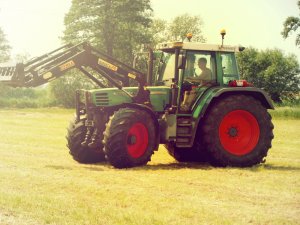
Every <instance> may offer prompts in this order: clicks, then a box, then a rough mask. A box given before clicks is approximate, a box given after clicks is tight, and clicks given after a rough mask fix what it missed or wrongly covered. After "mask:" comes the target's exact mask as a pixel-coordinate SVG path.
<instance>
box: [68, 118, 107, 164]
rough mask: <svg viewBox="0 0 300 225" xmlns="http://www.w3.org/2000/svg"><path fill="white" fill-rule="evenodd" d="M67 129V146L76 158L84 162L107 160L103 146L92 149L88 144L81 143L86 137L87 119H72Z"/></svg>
mask: <svg viewBox="0 0 300 225" xmlns="http://www.w3.org/2000/svg"><path fill="white" fill-rule="evenodd" d="M67 130H68V133H67V137H66V138H67V142H68V144H67V147H68V148H69V150H70V151H69V153H70V154H71V155H72V157H73V159H74V160H76V161H77V162H79V163H84V164H89V163H98V162H103V161H106V160H105V155H104V152H103V146H100V147H99V148H97V149H91V148H89V147H87V146H82V145H81V143H82V142H83V141H84V139H85V134H86V131H87V128H86V126H85V119H82V120H80V121H78V122H76V120H75V119H74V120H72V121H71V122H70V125H69V128H68V129H67Z"/></svg>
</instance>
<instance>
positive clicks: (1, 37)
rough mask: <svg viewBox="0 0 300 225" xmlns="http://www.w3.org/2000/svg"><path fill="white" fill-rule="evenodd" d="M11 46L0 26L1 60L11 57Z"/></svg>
mask: <svg viewBox="0 0 300 225" xmlns="http://www.w3.org/2000/svg"><path fill="white" fill-rule="evenodd" d="M10 49H11V47H10V46H9V44H8V41H7V40H6V37H5V34H4V32H3V31H2V29H1V28H0V62H5V61H7V60H9V59H10Z"/></svg>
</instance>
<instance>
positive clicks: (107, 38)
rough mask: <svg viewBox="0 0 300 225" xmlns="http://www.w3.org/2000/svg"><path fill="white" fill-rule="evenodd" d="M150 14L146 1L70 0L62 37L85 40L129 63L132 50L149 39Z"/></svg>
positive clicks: (131, 58)
mask: <svg viewBox="0 0 300 225" xmlns="http://www.w3.org/2000/svg"><path fill="white" fill-rule="evenodd" d="M151 13H152V9H151V7H150V0H142V1H141V0H73V1H72V6H71V9H70V11H69V12H68V13H67V14H66V16H65V26H66V29H65V32H64V34H65V36H64V38H63V39H64V41H66V42H70V41H71V42H80V41H83V40H86V39H89V40H91V42H92V44H93V45H94V46H95V47H96V48H99V49H102V50H104V51H105V52H106V53H107V54H109V55H111V56H113V57H116V58H118V59H120V60H121V61H123V62H125V63H131V62H132V60H133V52H134V51H135V50H137V49H138V48H139V46H140V44H141V43H149V41H150V36H149V32H148V31H147V30H148V28H149V26H150V22H151V19H150V16H151Z"/></svg>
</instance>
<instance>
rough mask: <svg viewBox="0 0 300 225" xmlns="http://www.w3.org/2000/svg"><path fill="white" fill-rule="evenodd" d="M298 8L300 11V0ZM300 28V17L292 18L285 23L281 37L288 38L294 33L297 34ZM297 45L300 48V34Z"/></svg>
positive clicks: (297, 37) (299, 34)
mask: <svg viewBox="0 0 300 225" xmlns="http://www.w3.org/2000/svg"><path fill="white" fill-rule="evenodd" d="M298 8H299V10H300V0H298ZM299 27H300V17H295V16H290V17H288V18H286V20H285V21H284V23H283V31H282V32H281V35H282V36H283V37H284V38H287V37H288V36H289V35H290V34H291V33H292V32H296V31H297V30H298V29H299ZM296 45H299V46H300V33H298V34H297V36H296Z"/></svg>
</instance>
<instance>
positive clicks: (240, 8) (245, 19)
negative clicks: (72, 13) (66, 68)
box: [0, 0, 300, 62]
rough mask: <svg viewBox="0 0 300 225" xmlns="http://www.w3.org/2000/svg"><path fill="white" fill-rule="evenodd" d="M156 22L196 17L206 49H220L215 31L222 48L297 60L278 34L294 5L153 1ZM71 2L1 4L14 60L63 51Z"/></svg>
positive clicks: (284, 1) (272, 0)
mask: <svg viewBox="0 0 300 225" xmlns="http://www.w3.org/2000/svg"><path fill="white" fill-rule="evenodd" d="M151 2H152V8H153V13H154V17H156V18H161V19H165V20H167V21H170V20H172V19H173V18H174V17H176V16H178V15H182V14H184V13H188V14H190V15H193V16H200V17H201V18H202V20H203V22H204V27H203V34H204V36H205V37H206V39H207V43H212V44H220V43H221V37H220V35H219V31H220V30H221V29H223V28H224V29H226V31H227V34H226V36H225V44H229V45H243V46H245V47H250V46H251V47H254V48H257V49H261V50H265V49H267V48H269V49H270V48H271V49H273V48H278V49H280V50H282V51H283V52H284V53H285V54H290V53H292V54H295V55H296V56H297V57H298V61H299V62H300V48H299V47H296V46H295V37H296V36H295V34H294V35H292V36H291V37H289V38H288V39H283V38H282V36H281V34H280V32H281V31H282V24H283V22H284V20H285V19H286V18H287V17H288V16H297V17H299V13H300V12H299V9H298V7H297V0H226V1H225V0H151ZM70 6H71V0H0V27H1V28H2V30H3V31H4V33H5V34H6V38H7V40H8V41H9V44H10V46H12V54H13V56H14V55H17V54H21V55H22V54H23V55H24V54H27V55H28V54H29V55H30V56H32V57H35V56H39V55H41V54H44V53H46V52H48V51H51V50H53V49H56V48H58V47H59V46H61V40H60V37H61V36H62V35H63V30H64V15H65V14H66V13H67V12H68V11H69V9H70Z"/></svg>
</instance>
